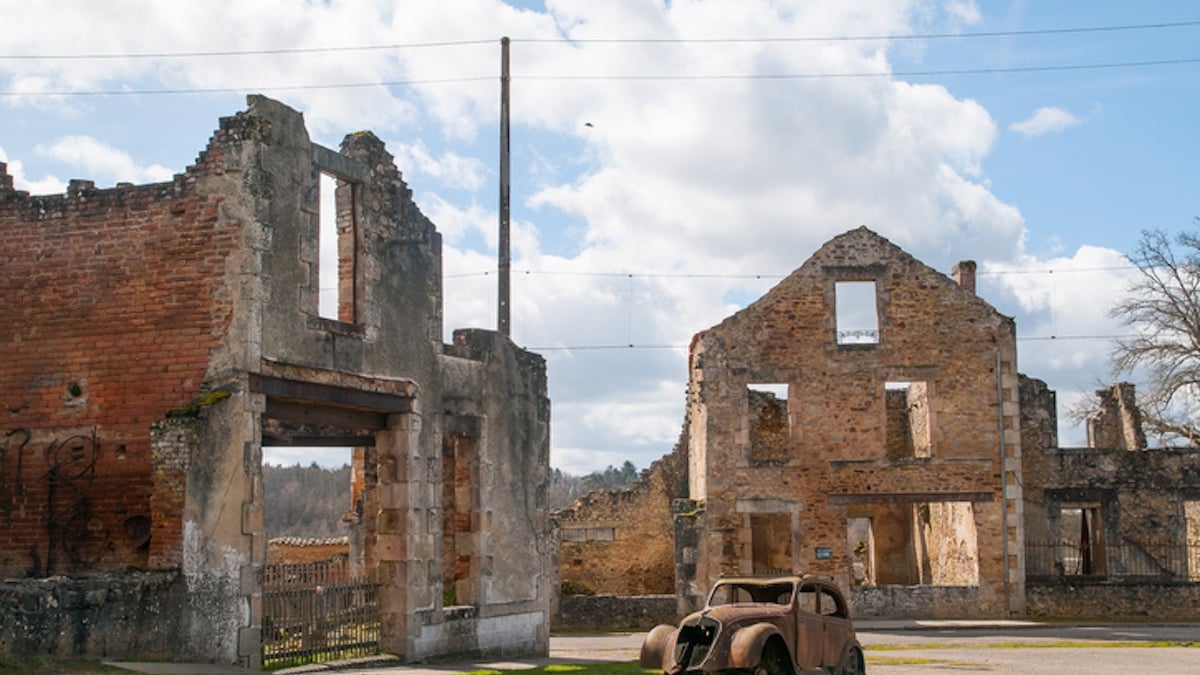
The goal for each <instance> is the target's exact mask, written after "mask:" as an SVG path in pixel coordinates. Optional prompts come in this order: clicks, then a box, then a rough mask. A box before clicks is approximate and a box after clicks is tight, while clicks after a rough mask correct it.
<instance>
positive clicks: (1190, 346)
mask: <svg viewBox="0 0 1200 675" xmlns="http://www.w3.org/2000/svg"><path fill="white" fill-rule="evenodd" d="M1197 221H1198V224H1200V219H1197ZM1128 257H1129V261H1130V262H1132V263H1133V264H1134V265H1135V266H1137V269H1138V276H1137V277H1136V279H1135V281H1134V282H1133V283H1132V285H1131V286H1130V288H1129V290H1128V293H1127V294H1126V295H1125V297H1124V298H1123V299H1121V300H1120V301H1119V302H1118V303H1117V304H1116V305H1115V306H1114V307H1113V309H1112V310H1111V314H1112V316H1113V317H1115V318H1118V319H1121V320H1122V321H1123V322H1124V323H1125V324H1126V325H1127V326H1129V327H1130V328H1132V329H1133V330H1132V335H1131V336H1130V337H1125V338H1122V339H1120V340H1118V342H1117V346H1116V348H1115V349H1114V350H1113V365H1114V368H1115V370H1116V371H1117V372H1118V373H1132V372H1133V371H1134V370H1140V371H1141V372H1143V373H1144V374H1145V376H1146V378H1147V381H1146V385H1145V386H1144V387H1142V388H1141V389H1140V390H1139V396H1138V399H1139V403H1140V406H1139V407H1140V408H1141V409H1142V416H1143V422H1144V424H1145V427H1146V430H1147V431H1149V432H1151V433H1155V434H1158V435H1159V436H1167V437H1171V436H1177V437H1182V438H1185V439H1187V440H1188V441H1189V442H1190V443H1192V444H1193V445H1196V444H1198V443H1200V235H1198V234H1197V233H1195V232H1180V233H1178V234H1176V235H1174V236H1173V237H1172V236H1170V235H1168V234H1167V233H1165V232H1163V231H1161V230H1148V231H1143V232H1142V237H1141V239H1140V240H1139V242H1138V247H1137V250H1136V251H1135V252H1134V253H1133V254H1132V255H1130V256H1128Z"/></svg>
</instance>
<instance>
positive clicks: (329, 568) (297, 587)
mask: <svg viewBox="0 0 1200 675" xmlns="http://www.w3.org/2000/svg"><path fill="white" fill-rule="evenodd" d="M377 653H379V584H377V583H374V582H369V581H363V580H355V579H351V578H349V567H348V565H342V564H338V563H337V562H336V561H326V562H325V563H316V564H310V565H295V564H287V565H268V566H267V567H266V568H264V573H263V667H264V668H278V667H282V666H292V665H301V664H305V663H318V662H323V661H330V660H335V659H347V658H354V657H358V656H369V655H372V654H377Z"/></svg>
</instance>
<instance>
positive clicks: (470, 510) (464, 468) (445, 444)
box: [442, 434, 479, 607]
mask: <svg viewBox="0 0 1200 675" xmlns="http://www.w3.org/2000/svg"><path fill="white" fill-rule="evenodd" d="M476 445H477V439H475V438H472V437H469V436H460V435H457V434H447V435H446V436H445V437H443V440H442V604H443V606H445V607H450V606H453V605H471V604H474V603H475V601H476V598H475V593H474V583H473V580H474V579H475V578H477V577H478V576H479V558H478V556H477V555H476V550H477V547H478V542H477V539H478V537H477V534H478V532H479V497H478V491H477V490H476V489H475V485H476V480H475V478H476V474H477V461H476V454H477V448H476Z"/></svg>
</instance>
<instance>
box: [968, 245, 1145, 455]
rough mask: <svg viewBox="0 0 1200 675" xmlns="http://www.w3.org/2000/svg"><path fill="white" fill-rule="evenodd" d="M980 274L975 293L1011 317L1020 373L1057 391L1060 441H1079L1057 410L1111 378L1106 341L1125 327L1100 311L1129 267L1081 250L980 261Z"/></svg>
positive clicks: (1115, 254) (1124, 281)
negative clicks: (1065, 253)
mask: <svg viewBox="0 0 1200 675" xmlns="http://www.w3.org/2000/svg"><path fill="white" fill-rule="evenodd" d="M980 271H981V274H980V277H979V278H980V295H981V296H983V297H984V298H985V299H987V300H988V301H989V302H991V303H992V304H993V305H995V306H996V307H997V308H999V309H1000V311H1001V312H1003V313H1006V314H1011V315H1016V316H1017V340H1018V343H1017V344H1018V349H1019V352H1020V356H1019V358H1020V368H1021V372H1023V373H1026V374H1028V375H1030V376H1032V377H1036V378H1039V379H1043V380H1045V381H1046V382H1047V383H1049V384H1050V386H1051V388H1052V389H1056V390H1057V391H1058V394H1059V396H1058V406H1059V430H1060V434H1061V436H1062V439H1061V442H1062V443H1064V444H1082V443H1083V441H1084V438H1085V436H1084V431H1083V430H1082V429H1080V428H1078V427H1076V426H1073V424H1072V423H1071V421H1070V420H1069V419H1068V418H1067V416H1066V414H1065V409H1066V407H1067V406H1069V405H1070V404H1071V403H1073V402H1074V400H1075V399H1076V398H1078V396H1079V395H1081V392H1082V393H1087V394H1090V393H1091V392H1092V391H1093V390H1095V389H1096V388H1098V386H1100V384H1101V383H1103V382H1106V381H1109V380H1110V379H1111V369H1110V360H1109V355H1110V353H1111V350H1112V346H1113V341H1114V339H1115V338H1116V337H1117V336H1121V335H1124V334H1126V333H1128V332H1129V329H1128V328H1127V327H1126V326H1124V325H1122V324H1121V322H1120V321H1118V320H1116V319H1114V318H1112V317H1110V316H1109V314H1108V311H1109V308H1110V307H1112V306H1113V304H1114V303H1115V302H1116V301H1117V300H1119V299H1120V298H1121V297H1122V296H1123V295H1124V293H1125V292H1126V289H1127V288H1128V284H1129V283H1130V281H1131V280H1132V279H1133V277H1134V275H1135V274H1136V272H1135V270H1134V268H1133V267H1132V266H1131V264H1130V263H1129V261H1128V260H1127V259H1126V258H1125V256H1124V255H1123V254H1122V253H1121V252H1119V251H1115V250H1113V249H1109V248H1103V247H1097V246H1081V247H1079V249H1077V250H1076V251H1075V252H1074V253H1073V254H1072V255H1069V256H1057V257H1053V258H1037V257H1034V256H1020V257H1018V258H1017V259H1016V260H1013V261H1009V262H998V261H992V262H985V263H984V264H983V265H982V266H981V270H980Z"/></svg>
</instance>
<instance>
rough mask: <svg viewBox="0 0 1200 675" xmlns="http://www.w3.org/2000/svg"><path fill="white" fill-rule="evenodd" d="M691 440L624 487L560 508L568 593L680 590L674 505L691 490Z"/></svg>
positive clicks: (562, 564) (562, 573)
mask: <svg viewBox="0 0 1200 675" xmlns="http://www.w3.org/2000/svg"><path fill="white" fill-rule="evenodd" d="M686 468H687V453H686V444H682V445H680V446H677V447H676V448H675V450H674V451H673V452H671V453H670V454H668V455H666V456H664V457H663V458H662V459H659V460H658V461H656V462H654V463H653V464H651V465H650V467H649V468H648V469H646V470H645V471H643V472H642V475H641V478H640V479H639V480H638V481H637V482H635V483H634V484H633V485H631V486H629V487H628V488H624V489H609V490H597V491H595V492H592V493H589V494H587V495H584V496H583V497H581V498H579V499H578V500H576V501H575V503H573V504H571V505H570V506H567V507H565V508H561V509H557V510H555V511H554V513H553V518H554V520H555V521H556V523H557V524H558V529H559V542H560V543H559V546H560V551H559V560H560V563H559V565H560V567H559V578H560V580H561V582H562V585H563V588H564V589H565V591H564V593H566V594H571V593H603V594H615V595H625V596H632V595H655V594H674V593H675V562H674V561H675V536H674V531H673V530H674V526H673V525H672V520H673V514H672V509H671V505H672V504H673V503H674V501H675V500H676V499H678V498H679V497H681V496H683V495H684V494H685V493H686V490H687V483H686V481H687V473H686Z"/></svg>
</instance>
